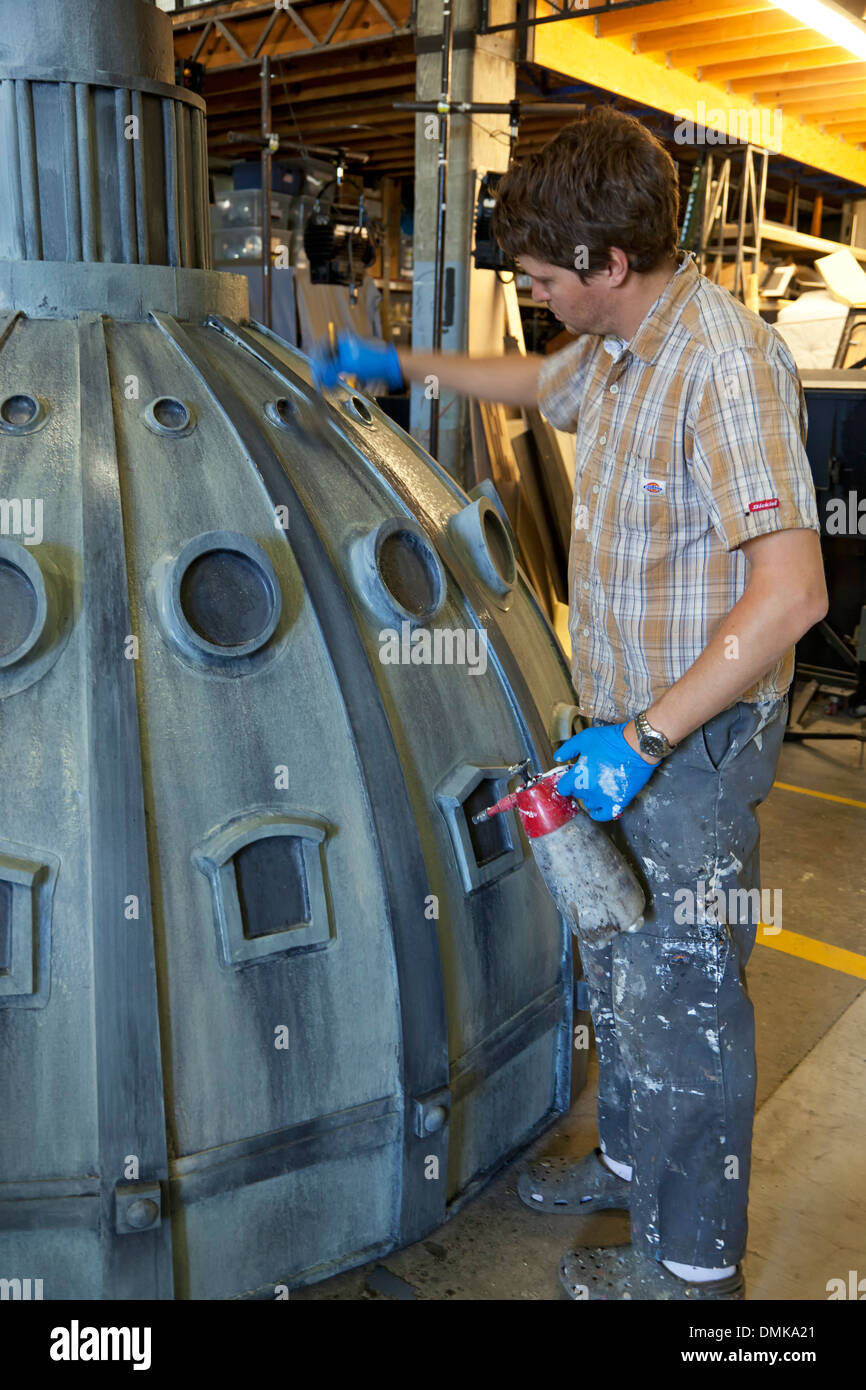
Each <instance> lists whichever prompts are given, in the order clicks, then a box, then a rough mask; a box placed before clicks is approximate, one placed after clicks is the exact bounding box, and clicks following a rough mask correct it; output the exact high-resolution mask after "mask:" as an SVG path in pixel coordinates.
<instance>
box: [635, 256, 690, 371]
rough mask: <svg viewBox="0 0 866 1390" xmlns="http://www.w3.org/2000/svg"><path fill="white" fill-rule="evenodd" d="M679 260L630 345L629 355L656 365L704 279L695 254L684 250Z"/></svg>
mask: <svg viewBox="0 0 866 1390" xmlns="http://www.w3.org/2000/svg"><path fill="white" fill-rule="evenodd" d="M678 259H679V265H678V267H677V269H676V270H675V272H674V274H673V275H672V276H671V278H670V280H669V281H668V283H667V284H666V285H665V287H664V289H663V290H662V292H661V294H660V295H659V297H658V299H657V300H656V302H655V304H653V306H652V308H651V309H650V311H649V313H648V314H647V315H646V317H645V318H644V320H643V322H642V323H641V325H640V327H639V328H638V329H637V332H636V333H635V335H634V337H633V338H632V339H631V341H630V342H629V343H628V345H627V346H628V350H629V352H631V353H632V355H633V356H634V357H638V358H640V360H641V361H642V362H647V363H650V362H654V361H655V359H656V358H657V357H658V355H659V353H660V351H661V348H662V344H663V343H664V341H665V338H666V337H667V336H668V334H669V332H670V331H671V328H672V327H673V325H674V323H675V321H676V319H677V318H679V315H680V313H681V312H682V309H683V307H684V305H685V304H686V303H687V301H688V300H689V299H691V297H692V295H693V294H694V292H695V290H696V289H697V287H698V281H699V280H700V278H701V276H700V271H699V270H698V268H697V265H696V264H695V262H694V260H693V258H692V255H691V252H689V251H680V253H679V257H678Z"/></svg>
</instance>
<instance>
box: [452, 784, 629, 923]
mask: <svg viewBox="0 0 866 1390" xmlns="http://www.w3.org/2000/svg"><path fill="white" fill-rule="evenodd" d="M575 761H577V760H576V759H575ZM528 765H529V760H528V759H527V760H526V762H523V763H516V764H515V765H514V766H513V767H512V768H509V772H510V773H512V774H518V773H519V774H522V775H523V776H524V777H526V775H527V771H526V770H527V768H528ZM568 766H569V764H568V763H563V764H562V765H561V766H560V767H554V768H551V769H550V771H549V772H541V773H538V774H537V775H535V776H529V777H528V778H527V781H526V783H525V785H524V786H523V787H519V788H518V789H517V790H516V791H513V792H509V793H508V795H507V796H503V797H502V798H501V800H499V801H496V802H494V804H493V805H492V806H488V807H487V808H486V810H484V811H480V812H479V813H478V815H477V816H473V817H472V821H473V824H475V825H479V824H480V823H481V822H482V821H485V820H489V819H490V817H491V816H496V815H498V814H499V812H500V811H510V810H511V809H512V808H514V807H516V809H517V811H518V813H519V815H520V820H521V824H522V825H523V829H524V830H525V832H526V836H527V839H528V840H529V844H530V847H531V849H532V854H533V857H534V859H535V862H536V864H537V865H538V867H539V870H540V871H541V876H542V878H543V879H544V881H545V883H546V884H547V887H548V891H549V892H550V895H551V897H552V898H553V901H554V902H555V903H556V906H557V907H558V908H559V911H560V912H561V913H562V915H563V917H565V919H566V921H568V922H570V923H571V929H572V931H573V932H574V933H575V935H577V930H578V927H579V928H580V935H581V937H583V938H584V939H585V940H586V942H587V944H588V945H591V946H603V945H605V943H606V942H608V941H610V940H611V939H612V938H613V937H614V936H616V935H617V933H618V932H634V931H637V930H638V929H639V928H640V927H641V926H642V925H643V910H644V907H645V906H646V899H645V897H644V894H643V889H642V888H641V886H640V884H639V883H638V881H637V879H636V878H635V876H634V874H633V873H632V871H631V869H630V868H629V867H628V865H627V864H626V862H625V860H624V859H623V857H622V855H621V854H620V852H619V850H618V849H617V848H616V846H615V845H614V843H613V841H612V840H611V839H610V838H609V837H608V835H607V834H606V833H605V832H604V830H602V828H601V826H600V825H598V824H597V823H596V822H595V821H593V820H590V818H589V816H588V815H587V814H586V812H585V811H584V810H583V809H582V807H581V806H580V804H579V803H578V802H577V801H576V800H575V799H574V798H573V797H570V796H560V794H559V792H558V791H557V790H556V785H555V783H556V779H557V778H559V777H561V776H562V775H563V773H564V772H565V771H566V769H567V768H568Z"/></svg>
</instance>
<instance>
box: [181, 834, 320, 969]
mask: <svg viewBox="0 0 866 1390" xmlns="http://www.w3.org/2000/svg"><path fill="white" fill-rule="evenodd" d="M326 840H327V826H326V825H325V824H324V822H318V821H313V820H311V819H310V818H309V817H307V816H302V815H292V814H288V815H286V814H284V813H279V812H269V811H258V812H255V813H253V814H251V815H249V816H244V817H241V818H240V819H239V820H235V821H232V822H231V823H230V824H229V825H227V826H225V827H223V828H222V829H220V830H217V831H216V832H215V833H214V834H213V835H211V836H209V837H208V839H207V840H206V841H205V842H204V844H202V845H199V847H198V848H197V849H196V850H195V851H194V852H193V862H194V864H195V865H196V867H197V868H198V869H200V870H201V872H202V873H203V874H204V875H205V876H206V878H207V879H208V880H209V882H210V885H211V892H212V893H213V900H214V919H215V922H216V928H217V937H218V940H219V945H220V951H221V954H222V958H223V962H224V964H226V965H228V966H242V965H249V964H251V963H253V962H255V961H260V960H264V959H265V958H267V957H270V956H276V955H280V956H281V955H285V954H287V953H288V952H291V951H297V950H300V949H303V948H307V949H309V948H310V947H315V946H327V945H328V943H329V942H330V940H331V938H332V936H333V931H332V925H331V919H330V914H329V912H328V902H327V894H326V891H325V843H326Z"/></svg>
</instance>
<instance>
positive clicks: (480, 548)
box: [448, 497, 517, 595]
mask: <svg viewBox="0 0 866 1390" xmlns="http://www.w3.org/2000/svg"><path fill="white" fill-rule="evenodd" d="M448 528H449V530H450V531H452V532H454V533H455V534H456V535H457V536H458V537H459V540H460V542H461V543H462V546H463V549H464V551H465V552H466V554H467V556H468V557H469V559H470V560H471V562H472V564H473V566H474V568H475V570H476V572H477V573H478V575H479V577H480V578H481V579H483V580H484V583H485V584H486V585H487V586H488V588H490V589H492V590H493V592H494V593H496V594H500V595H504V594H507V593H508V592H509V591H510V590H511V589H513V588H514V583H515V580H516V578H517V564H516V561H515V558H514V547H513V546H512V544H511V538H510V536H509V534H508V532H507V530H506V529H505V523H504V522H503V520H502V518H501V517H500V515H499V513H498V511H497V510H496V508H495V507H494V505H493V503H492V502H491V501H490V500H489V498H487V497H479V498H477V499H476V500H475V501H474V502H470V503H469V504H468V505H467V506H465V507H464V508H463V510H462V511H459V512H456V513H455V514H454V516H452V517H451V518H450V520H449V522H448Z"/></svg>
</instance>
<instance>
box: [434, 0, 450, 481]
mask: <svg viewBox="0 0 866 1390" xmlns="http://www.w3.org/2000/svg"><path fill="white" fill-rule="evenodd" d="M452 42H453V41H452V31H451V0H443V5H442V81H441V84H440V85H441V98H440V112H441V114H440V117H439V179H438V188H437V199H438V206H437V209H436V257H435V271H434V278H433V351H434V352H440V351H441V349H442V295H443V287H444V283H445V187H446V179H447V174H448V107H449V106H450V103H451V49H452ZM438 451H439V392H438V391H437V392H436V393H435V395H434V396H433V399H432V400H431V402H430V448H429V452H430V453H431V454H432V455H433V457H434V458H435V457H436V455H437V453H438Z"/></svg>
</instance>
